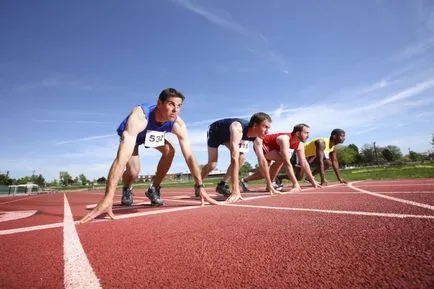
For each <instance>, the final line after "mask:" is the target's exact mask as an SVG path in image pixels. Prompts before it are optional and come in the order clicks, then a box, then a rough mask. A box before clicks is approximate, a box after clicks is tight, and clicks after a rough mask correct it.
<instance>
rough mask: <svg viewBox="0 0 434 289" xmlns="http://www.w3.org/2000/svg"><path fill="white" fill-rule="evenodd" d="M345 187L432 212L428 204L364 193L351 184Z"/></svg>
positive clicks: (432, 209) (431, 207)
mask: <svg viewBox="0 0 434 289" xmlns="http://www.w3.org/2000/svg"><path fill="white" fill-rule="evenodd" d="M347 185H348V187H350V188H351V189H354V190H356V191H359V192H362V193H365V194H368V195H372V196H375V197H380V198H384V199H388V200H392V201H395V202H400V203H404V204H407V205H413V206H416V207H421V208H425V209H428V210H431V211H434V206H430V205H428V204H422V203H418V202H414V201H409V200H405V199H400V198H395V197H391V196H387V195H383V194H379V193H374V192H370V191H366V190H363V189H359V188H357V187H355V186H353V183H351V182H350V183H348V184H347Z"/></svg>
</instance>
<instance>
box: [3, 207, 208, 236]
mask: <svg viewBox="0 0 434 289" xmlns="http://www.w3.org/2000/svg"><path fill="white" fill-rule="evenodd" d="M205 206H208V205H207V204H206V205H205ZM198 208H201V206H191V207H179V208H171V209H164V210H155V211H148V212H141V213H134V214H126V215H120V216H117V219H128V218H133V217H140V216H147V215H156V214H163V213H170V212H176V211H183V210H191V209H198ZM105 221H109V219H96V220H93V221H92V222H93V223H95V222H105ZM74 223H75V224H78V223H79V221H75V222H74ZM59 227H63V223H53V224H48V225H38V226H31V227H23V228H17V229H8V230H0V235H11V234H16V233H25V232H31V231H39V230H45V229H52V228H59Z"/></svg>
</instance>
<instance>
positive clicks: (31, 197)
mask: <svg viewBox="0 0 434 289" xmlns="http://www.w3.org/2000/svg"><path fill="white" fill-rule="evenodd" d="M40 196H44V195H33V196H27V198H21V199H16V200H12V201H7V202H1V203H0V205H3V204H10V203H15V202H19V201H25V200H28V199H34V198H36V197H40Z"/></svg>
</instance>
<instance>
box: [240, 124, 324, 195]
mask: <svg viewBox="0 0 434 289" xmlns="http://www.w3.org/2000/svg"><path fill="white" fill-rule="evenodd" d="M309 133H310V128H309V126H308V125H307V124H304V123H301V124H297V125H296V126H294V129H293V130H292V133H275V134H269V135H266V136H265V137H264V138H263V139H256V140H255V142H254V149H255V153H256V156H257V158H258V164H259V170H257V171H256V172H255V173H254V174H252V175H250V176H248V177H246V178H244V179H242V180H241V184H242V187H243V190H244V191H248V184H247V183H248V182H249V181H253V180H259V179H261V178H262V177H264V178H265V180H266V182H267V189H269V188H270V187H272V186H273V184H272V180H274V179H275V178H276V176H277V174H278V172H279V170H280V168H281V167H282V166H285V170H286V173H287V175H288V178H289V179H290V180H291V182H292V189H291V192H298V191H300V184H299V183H298V181H297V179H296V177H295V174H294V169H293V167H292V164H291V161H290V159H291V156H292V153H293V152H294V151H295V152H296V154H297V157H298V159H299V160H300V165H301V166H302V167H303V169H304V170H305V172H306V175H307V178H308V179H309V181H310V182H311V184H312V186H313V187H315V188H318V187H320V186H319V185H318V183H317V182H316V181H315V179H314V177H313V175H312V172H311V170H310V166H309V163H308V162H307V160H306V157H305V156H304V142H305V141H306V140H307V139H308V137H309ZM271 161H274V163H273V164H272V165H271V166H270V167H269V164H270V163H271Z"/></svg>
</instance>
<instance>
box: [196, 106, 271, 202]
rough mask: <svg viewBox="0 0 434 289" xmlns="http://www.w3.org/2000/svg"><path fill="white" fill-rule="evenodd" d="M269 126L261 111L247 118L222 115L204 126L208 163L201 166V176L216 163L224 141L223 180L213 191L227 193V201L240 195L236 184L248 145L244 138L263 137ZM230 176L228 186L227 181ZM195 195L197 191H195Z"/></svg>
mask: <svg viewBox="0 0 434 289" xmlns="http://www.w3.org/2000/svg"><path fill="white" fill-rule="evenodd" d="M270 127H271V117H270V116H269V115H268V114H266V113H264V112H257V113H255V114H254V115H252V117H251V118H250V121H248V120H245V119H240V118H225V119H221V120H217V121H215V122H213V123H212V124H211V125H210V126H209V130H208V142H207V144H208V163H207V164H206V165H205V166H204V167H203V168H202V179H203V180H204V179H205V178H206V177H207V176H208V174H209V173H210V172H211V171H212V170H214V169H215V168H216V166H217V160H218V148H219V146H220V145H225V146H226V147H227V148H228V149H229V152H230V157H231V164H230V165H229V167H228V169H227V171H226V175H225V176H224V178H223V180H222V181H221V182H220V183H219V184H218V185H217V188H216V191H217V192H218V193H220V194H223V195H225V196H228V199H227V200H226V201H227V202H235V201H237V200H239V199H242V197H241V194H240V188H239V180H238V179H239V177H238V174H239V169H240V167H241V166H242V165H243V163H244V161H245V155H244V152H246V151H247V149H248V142H249V141H254V140H255V139H256V138H257V137H258V138H264V137H265V135H266V134H267V133H268V130H269V129H270ZM229 179H232V190H229V187H228V186H227V182H228V181H229ZM196 195H198V192H197V191H196Z"/></svg>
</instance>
